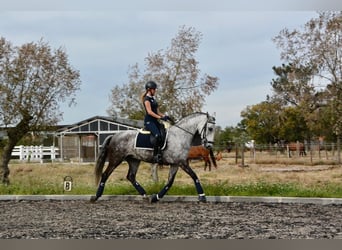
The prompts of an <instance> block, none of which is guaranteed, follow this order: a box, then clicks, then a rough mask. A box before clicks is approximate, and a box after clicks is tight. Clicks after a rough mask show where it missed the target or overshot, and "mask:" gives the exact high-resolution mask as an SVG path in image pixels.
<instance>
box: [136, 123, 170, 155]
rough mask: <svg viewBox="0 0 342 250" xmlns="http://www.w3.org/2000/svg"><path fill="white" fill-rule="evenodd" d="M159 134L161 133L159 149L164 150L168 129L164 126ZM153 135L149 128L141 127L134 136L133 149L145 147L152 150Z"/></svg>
mask: <svg viewBox="0 0 342 250" xmlns="http://www.w3.org/2000/svg"><path fill="white" fill-rule="evenodd" d="M161 135H162V145H163V146H162V147H161V150H164V149H165V148H166V141H167V136H168V131H167V130H166V129H165V128H164V129H161ZM153 140H154V138H153V135H152V134H151V132H150V131H149V130H146V129H145V128H142V129H140V130H139V131H138V133H137V135H136V137H135V143H134V148H135V149H146V150H153V147H154V145H153V143H152V142H153Z"/></svg>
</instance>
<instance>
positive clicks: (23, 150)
mask: <svg viewBox="0 0 342 250" xmlns="http://www.w3.org/2000/svg"><path fill="white" fill-rule="evenodd" d="M58 157H59V148H58V147H54V146H51V147H44V146H22V145H21V146H16V147H14V149H13V151H12V158H13V159H19V160H21V161H38V162H43V159H51V160H55V159H56V158H58Z"/></svg>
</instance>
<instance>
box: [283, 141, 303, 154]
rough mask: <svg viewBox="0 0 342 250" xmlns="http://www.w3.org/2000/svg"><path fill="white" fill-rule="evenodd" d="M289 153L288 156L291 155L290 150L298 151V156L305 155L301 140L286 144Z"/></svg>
mask: <svg viewBox="0 0 342 250" xmlns="http://www.w3.org/2000/svg"><path fill="white" fill-rule="evenodd" d="M286 147H287V149H288V153H289V157H291V152H298V154H299V156H305V155H306V152H305V145H304V144H303V143H301V142H290V143H288V144H287V145H286Z"/></svg>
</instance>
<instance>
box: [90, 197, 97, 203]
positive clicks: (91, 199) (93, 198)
mask: <svg viewBox="0 0 342 250" xmlns="http://www.w3.org/2000/svg"><path fill="white" fill-rule="evenodd" d="M97 199H98V198H97V197H96V196H92V197H90V202H91V203H95V202H96V201H97Z"/></svg>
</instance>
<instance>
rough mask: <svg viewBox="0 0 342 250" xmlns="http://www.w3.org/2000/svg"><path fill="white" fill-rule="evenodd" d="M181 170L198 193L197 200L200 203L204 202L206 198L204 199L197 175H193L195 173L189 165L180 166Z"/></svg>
mask: <svg viewBox="0 0 342 250" xmlns="http://www.w3.org/2000/svg"><path fill="white" fill-rule="evenodd" d="M181 168H182V169H183V170H184V171H185V173H187V174H188V175H190V177H191V178H192V179H193V181H194V183H195V187H196V190H197V193H198V200H199V201H201V202H206V201H207V198H206V197H205V194H204V191H203V188H202V185H201V183H200V181H199V179H198V177H197V175H196V174H195V172H194V171H193V170H192V169H191V168H190V166H189V165H181Z"/></svg>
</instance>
